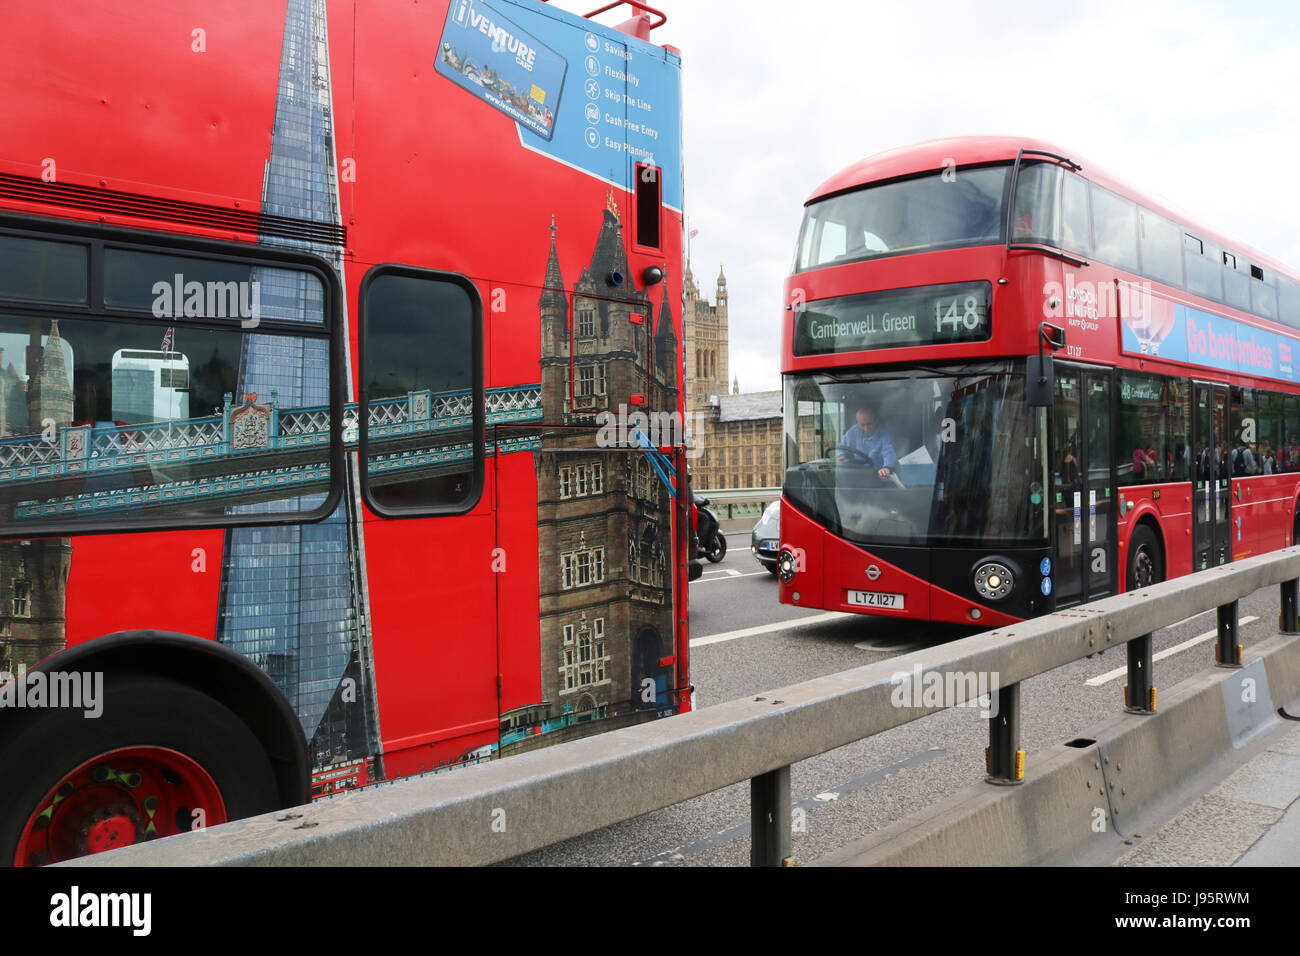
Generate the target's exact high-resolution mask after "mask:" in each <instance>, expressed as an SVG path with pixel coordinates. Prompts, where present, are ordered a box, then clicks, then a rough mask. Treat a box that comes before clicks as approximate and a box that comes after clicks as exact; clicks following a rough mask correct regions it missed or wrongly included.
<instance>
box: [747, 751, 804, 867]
mask: <svg viewBox="0 0 1300 956" xmlns="http://www.w3.org/2000/svg"><path fill="white" fill-rule="evenodd" d="M749 864H750V866H793V865H794V857H793V856H792V854H791V849H790V768H789V767H788V766H787V767H778V768H777V769H776V770H772V771H769V772H768V773H765V774H762V775H761V776H758V777H751V778H750V780H749Z"/></svg>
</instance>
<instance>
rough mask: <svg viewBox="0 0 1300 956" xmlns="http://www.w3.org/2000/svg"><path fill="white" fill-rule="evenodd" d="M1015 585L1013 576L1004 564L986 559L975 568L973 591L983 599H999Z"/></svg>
mask: <svg viewBox="0 0 1300 956" xmlns="http://www.w3.org/2000/svg"><path fill="white" fill-rule="evenodd" d="M1015 585H1016V580H1015V576H1014V575H1013V574H1012V573H1011V569H1010V568H1009V567H1007V566H1006V565H1005V564H999V563H998V562H997V561H986V562H984V563H983V564H981V565H980V566H979V567H978V568H976V569H975V591H976V592H977V593H978V594H979V596H980V597H982V598H984V599H985V600H988V601H1001V600H1002V599H1003V598H1004V597H1006V596H1007V595H1008V594H1010V593H1011V589H1012V588H1013V587H1015Z"/></svg>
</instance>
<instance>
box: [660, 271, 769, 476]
mask: <svg viewBox="0 0 1300 956" xmlns="http://www.w3.org/2000/svg"><path fill="white" fill-rule="evenodd" d="M683 306H684V309H685V323H684V324H685V326H686V356H685V359H686V411H687V420H688V421H690V422H692V423H693V424H694V426H695V428H696V430H698V432H699V434H693V435H691V436H689V440H690V442H691V444H692V446H693V450H694V453H695V457H694V459H693V460H692V461H691V483H692V486H693V487H694V488H696V489H697V490H712V491H719V490H723V489H729V488H775V487H777V486H778V485H780V484H781V479H782V469H781V392H780V390H779V389H778V390H776V391H770V392H747V393H745V394H741V392H740V382H739V380H738V379H736V378H734V377H733V378H731V387H730V390H729V389H728V387H727V382H728V368H727V348H728V341H729V329H728V318H729V316H728V305H727V277H726V275H725V274H724V273H723V271H722V270H721V269H719V270H718V283H717V289H716V293H715V298H714V302H713V304H710V303H709V301H708V299H707V298H705V297H704V296H702V295H701V294H700V287H699V286H698V285H697V284H696V282H695V277H694V276H693V275H692V273H691V268H690V265H689V263H688V264H687V267H686V276H685V281H684V283H683Z"/></svg>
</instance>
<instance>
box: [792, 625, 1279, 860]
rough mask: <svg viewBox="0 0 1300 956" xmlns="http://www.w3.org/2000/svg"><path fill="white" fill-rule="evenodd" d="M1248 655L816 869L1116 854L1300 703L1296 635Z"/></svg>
mask: <svg viewBox="0 0 1300 956" xmlns="http://www.w3.org/2000/svg"><path fill="white" fill-rule="evenodd" d="M1250 650H1251V653H1250V655H1249V659H1250V662H1249V663H1247V664H1246V666H1245V667H1242V668H1238V669H1233V670H1226V669H1223V668H1218V667H1213V668H1210V669H1208V670H1206V671H1204V672H1202V673H1200V674H1198V675H1196V676H1194V677H1191V678H1189V679H1187V680H1185V681H1183V682H1182V683H1180V684H1178V685H1176V686H1175V687H1173V688H1172V689H1171V690H1169V691H1168V692H1162V699H1161V701H1160V704H1159V710H1158V711H1157V712H1156V713H1155V714H1152V715H1149V716H1143V715H1136V714H1127V713H1126V714H1122V715H1119V716H1117V717H1115V718H1113V719H1111V720H1109V721H1107V722H1106V723H1104V724H1102V725H1100V726H1098V727H1095V728H1092V729H1091V730H1088V731H1086V732H1084V733H1082V734H1080V735H1079V737H1078V738H1076V741H1077V742H1082V741H1091V742H1090V743H1088V744H1087V745H1086V746H1082V747H1080V746H1069V745H1067V744H1065V743H1062V744H1060V745H1059V746H1058V747H1057V748H1055V749H1054V750H1052V751H1049V752H1047V753H1046V754H1042V753H1041V752H1040V753H1038V754H1036V755H1035V757H1036V759H1035V761H1034V764H1033V766H1032V768H1031V769H1030V770H1029V771H1028V772H1027V773H1026V779H1025V782H1024V784H1023V785H1021V786H1015V787H992V786H989V785H988V784H977V785H976V786H974V787H971V788H969V789H967V790H964V791H962V792H961V793H958V794H955V795H953V796H952V797H950V798H949V799H947V800H945V801H943V802H941V803H938V804H935V805H933V806H931V807H927V808H926V809H924V810H921V811H918V812H916V813H913V814H911V815H909V816H907V817H905V818H903V819H902V820H899V821H897V822H896V823H893V824H891V825H890V826H888V827H885V828H884V829H882V830H879V831H877V832H875V833H873V834H871V835H869V836H866V837H864V838H862V839H861V840H858V841H856V842H854V843H851V844H848V845H846V846H844V847H842V848H840V849H839V850H837V851H835V852H833V853H831V854H828V855H827V856H825V857H822V858H821V859H820V860H817V861H816V863H815V864H814V865H817V866H955V865H972V864H975V865H986V866H1026V865H1042V864H1054V863H1062V862H1066V861H1068V860H1070V859H1071V858H1072V857H1074V856H1076V855H1077V854H1078V853H1079V852H1080V851H1081V850H1082V849H1084V848H1087V849H1088V850H1089V851H1090V852H1095V851H1096V850H1097V844H1098V843H1109V844H1111V845H1113V847H1114V849H1115V850H1116V851H1118V850H1119V849H1120V847H1121V845H1122V844H1123V841H1124V839H1125V838H1126V837H1127V836H1129V835H1130V834H1132V833H1133V832H1134V831H1133V829H1132V827H1131V824H1130V822H1129V821H1133V820H1136V819H1137V818H1138V817H1139V816H1141V815H1142V813H1143V812H1144V811H1145V810H1147V809H1148V808H1149V807H1152V806H1153V805H1155V804H1159V803H1161V802H1164V801H1167V800H1168V799H1169V798H1170V796H1171V795H1173V794H1176V793H1177V792H1179V791H1180V790H1182V789H1184V788H1185V786H1186V785H1187V784H1188V783H1191V782H1192V781H1194V780H1195V779H1196V778H1197V777H1198V776H1200V775H1201V774H1202V773H1203V772H1204V770H1205V768H1206V767H1208V766H1211V765H1213V764H1214V763H1215V762H1217V761H1219V760H1221V759H1222V758H1225V757H1228V756H1230V755H1231V754H1232V752H1233V751H1234V750H1235V749H1237V748H1240V747H1242V746H1244V745H1245V744H1247V743H1248V742H1249V741H1250V740H1251V739H1252V738H1253V737H1255V736H1256V735H1258V734H1259V733H1260V732H1262V731H1265V730H1267V729H1269V728H1270V727H1273V726H1276V724H1277V719H1278V718H1277V710H1278V708H1280V707H1282V706H1283V705H1284V704H1285V703H1286V702H1287V701H1288V700H1290V699H1293V698H1294V697H1295V696H1296V695H1297V694H1300V637H1297V636H1289V635H1288V636H1284V635H1277V636H1275V637H1272V638H1270V639H1268V640H1266V641H1264V642H1262V643H1261V644H1259V645H1255V646H1253V647H1252V648H1251V649H1250ZM1248 682H1253V683H1248ZM1243 698H1247V699H1243ZM1250 698H1253V700H1252V699H1250ZM1237 705H1241V706H1237Z"/></svg>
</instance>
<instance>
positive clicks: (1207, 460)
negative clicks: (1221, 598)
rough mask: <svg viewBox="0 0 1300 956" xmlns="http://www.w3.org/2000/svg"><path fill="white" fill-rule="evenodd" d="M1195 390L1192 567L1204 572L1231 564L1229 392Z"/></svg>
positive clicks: (1202, 385)
mask: <svg viewBox="0 0 1300 956" xmlns="http://www.w3.org/2000/svg"><path fill="white" fill-rule="evenodd" d="M1193 388H1194V395H1193V405H1194V407H1195V415H1194V419H1193V422H1192V449H1193V451H1194V453H1195V458H1194V459H1193V463H1192V468H1193V474H1192V508H1193V512H1192V548H1193V555H1192V557H1193V561H1192V567H1193V569H1194V570H1196V571H1203V570H1205V569H1206V568H1212V567H1217V566H1218V565H1220V564H1226V563H1227V562H1229V561H1231V560H1232V538H1231V535H1230V534H1229V529H1230V525H1231V516H1230V514H1229V510H1230V507H1231V495H1230V493H1229V488H1228V481H1229V479H1228V476H1229V474H1230V471H1231V469H1230V468H1229V462H1230V461H1231V443H1230V442H1229V441H1228V435H1227V427H1228V421H1227V418H1228V388H1227V386H1226V385H1214V384H1211V383H1209V382H1195V383H1193Z"/></svg>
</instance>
